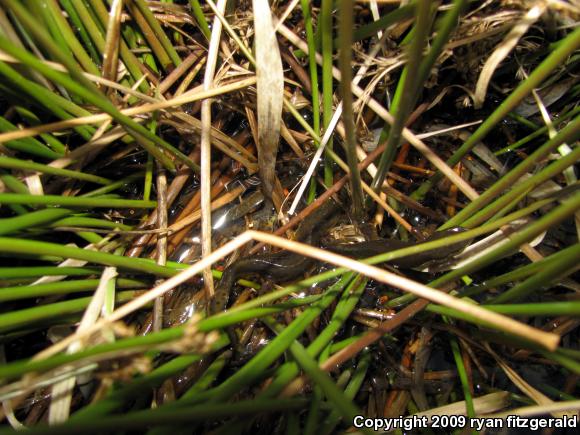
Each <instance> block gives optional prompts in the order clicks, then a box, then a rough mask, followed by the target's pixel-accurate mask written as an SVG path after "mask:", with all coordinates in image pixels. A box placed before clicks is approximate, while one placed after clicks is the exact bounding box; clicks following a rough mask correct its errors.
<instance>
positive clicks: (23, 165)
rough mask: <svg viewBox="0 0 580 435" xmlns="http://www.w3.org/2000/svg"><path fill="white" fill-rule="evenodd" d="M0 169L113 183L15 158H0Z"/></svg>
mask: <svg viewBox="0 0 580 435" xmlns="http://www.w3.org/2000/svg"><path fill="white" fill-rule="evenodd" d="M0 168H7V169H20V170H23V171H32V172H40V173H43V174H50V175H58V176H60V177H68V178H72V179H75V180H83V181H89V182H91V183H96V184H105V185H107V184H110V183H111V182H112V181H111V180H109V179H107V178H103V177H99V176H97V175H93V174H86V173H84V172H79V171H72V170H70V169H62V168H55V167H52V166H48V165H43V164H41V163H35V162H31V161H29V160H20V159H15V158H13V157H3V156H0Z"/></svg>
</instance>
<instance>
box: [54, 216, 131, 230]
mask: <svg viewBox="0 0 580 435" xmlns="http://www.w3.org/2000/svg"><path fill="white" fill-rule="evenodd" d="M50 226H51V227H54V228H56V227H88V228H110V229H112V230H115V229H118V230H121V231H130V230H132V229H133V227H132V226H130V225H124V224H121V223H119V222H114V221H108V220H105V219H96V218H91V217H82V216H72V217H68V218H64V219H59V220H58V221H56V222H53V223H51V224H50Z"/></svg>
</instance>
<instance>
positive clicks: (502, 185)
mask: <svg viewBox="0 0 580 435" xmlns="http://www.w3.org/2000/svg"><path fill="white" fill-rule="evenodd" d="M579 136H580V119H578V118H576V119H575V120H573V121H571V122H570V123H569V124H568V125H567V126H566V127H564V128H563V129H562V130H561V131H560V132H559V133H558V134H557V135H556V136H554V137H553V138H552V139H549V140H548V141H547V142H546V143H544V144H543V145H542V146H540V147H538V148H537V149H536V150H535V151H534V152H533V153H532V154H530V155H529V156H528V157H527V158H526V159H525V160H523V161H522V162H521V163H519V164H518V165H517V166H516V167H515V168H513V169H512V170H511V171H509V172H508V173H507V174H505V175H504V176H503V177H501V178H500V179H499V180H498V181H497V182H496V183H494V184H493V186H491V187H489V188H488V189H486V191H485V192H483V193H482V194H481V196H480V197H479V198H477V199H476V200H474V201H472V202H471V203H470V204H468V205H467V206H466V207H465V208H464V209H463V210H461V211H460V212H459V213H457V215H455V216H454V217H453V218H451V219H450V220H449V221H448V222H446V223H445V224H444V225H442V226H441V229H442V230H444V229H447V228H452V227H454V226H457V225H460V224H462V223H463V222H465V220H466V219H468V218H469V217H471V216H473V214H474V213H475V212H477V211H480V210H481V209H482V208H483V207H484V206H486V205H487V204H489V203H490V202H491V201H493V200H494V198H496V197H497V196H498V195H499V194H502V193H504V192H505V191H506V189H508V188H510V187H511V186H513V185H514V184H515V182H516V181H518V180H519V179H521V177H522V176H523V175H524V174H526V173H527V172H528V171H531V170H532V168H533V167H534V166H535V165H536V164H537V162H539V161H541V160H542V159H544V158H545V157H546V156H547V155H549V154H550V153H551V152H553V151H554V150H556V149H557V148H558V147H559V146H560V145H561V144H563V143H572V142H574V141H575V140H576V139H577V138H578V137H579Z"/></svg>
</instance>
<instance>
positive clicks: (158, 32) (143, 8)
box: [135, 0, 181, 68]
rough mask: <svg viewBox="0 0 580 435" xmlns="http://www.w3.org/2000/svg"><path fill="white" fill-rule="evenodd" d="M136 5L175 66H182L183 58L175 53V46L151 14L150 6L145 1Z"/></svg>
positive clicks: (137, 2) (140, 0)
mask: <svg viewBox="0 0 580 435" xmlns="http://www.w3.org/2000/svg"><path fill="white" fill-rule="evenodd" d="M135 5H136V6H137V8H139V11H140V12H141V13H142V14H143V17H144V18H145V20H146V21H147V24H149V26H150V27H151V28H152V29H153V31H154V32H155V37H156V38H157V40H158V41H159V43H160V44H161V46H162V47H163V49H164V50H165V52H166V53H167V56H169V58H170V59H171V62H172V63H173V65H174V66H179V64H181V58H180V57H179V55H178V54H177V51H175V48H174V47H173V44H172V43H171V41H170V40H169V38H168V37H167V35H166V34H165V31H164V30H163V28H162V27H161V24H159V21H158V20H157V18H155V16H154V15H153V13H152V12H151V9H149V6H148V5H147V4H146V3H145V2H144V1H143V0H135ZM164 67H165V68H167V65H164Z"/></svg>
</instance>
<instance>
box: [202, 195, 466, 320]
mask: <svg viewBox="0 0 580 435" xmlns="http://www.w3.org/2000/svg"><path fill="white" fill-rule="evenodd" d="M338 211H339V208H338V205H337V204H336V203H335V202H334V201H327V202H326V203H325V204H323V205H322V206H320V207H319V208H318V209H316V210H315V211H314V212H313V213H312V214H310V215H309V216H308V217H307V218H306V219H304V221H303V222H302V223H301V225H300V226H299V228H298V230H297V232H296V240H297V241H300V242H304V243H308V244H311V245H318V243H319V241H320V238H321V236H322V234H323V231H324V230H325V229H327V228H328V225H326V223H327V221H328V220H329V219H330V218H331V217H332V216H333V215H336V214H337V213H338ZM458 231H463V229H462V228H454V229H451V230H447V231H443V232H440V233H435V234H434V235H432V236H431V237H430V238H429V239H428V240H426V241H432V240H435V239H439V238H442V237H444V236H446V235H449V234H454V233H457V232H458ZM416 244H417V242H407V241H402V240H396V239H391V240H387V239H379V240H371V241H366V242H359V243H350V244H347V243H333V244H327V245H326V246H324V248H325V249H327V250H329V251H332V252H336V253H338V254H341V255H345V256H348V257H353V258H367V257H372V256H374V255H378V254H383V253H385V252H390V251H394V250H397V249H401V248H406V247H409V246H414V245H416ZM468 244H469V242H468V241H466V242H459V243H453V244H451V245H448V246H445V247H443V248H439V249H434V250H430V251H426V252H421V253H418V254H415V255H411V256H408V257H405V258H400V259H396V260H393V261H392V262H390V264H392V265H395V266H398V267H402V268H412V267H418V266H420V265H422V264H424V263H426V262H428V261H432V260H440V259H444V258H446V257H448V256H450V255H452V254H454V253H456V252H459V251H461V250H462V249H463V248H465V246H467V245H468ZM314 261H315V260H313V259H312V258H310V257H307V256H303V255H299V254H295V253H293V252H288V251H282V252H276V253H273V254H264V255H256V256H254V257H252V258H244V259H241V260H238V261H236V262H234V263H233V264H231V265H230V266H229V267H228V268H226V270H225V271H224V273H223V275H222V278H221V280H220V282H219V285H218V286H217V288H216V291H215V295H214V298H213V299H212V301H211V303H210V314H217V313H219V312H221V311H224V310H226V309H227V306H228V302H229V298H230V293H231V290H232V288H233V286H234V283H235V282H236V281H237V280H238V279H239V278H241V277H243V276H247V275H250V274H260V275H264V276H266V277H268V278H270V279H272V280H275V281H277V282H287V281H291V280H293V279H296V278H298V277H300V276H301V275H303V274H304V272H305V271H306V270H307V269H308V268H309V267H310V266H311V265H312V264H313V263H314Z"/></svg>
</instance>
